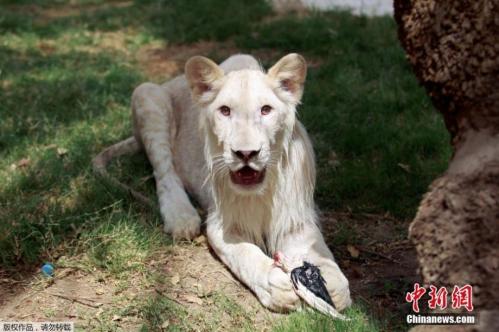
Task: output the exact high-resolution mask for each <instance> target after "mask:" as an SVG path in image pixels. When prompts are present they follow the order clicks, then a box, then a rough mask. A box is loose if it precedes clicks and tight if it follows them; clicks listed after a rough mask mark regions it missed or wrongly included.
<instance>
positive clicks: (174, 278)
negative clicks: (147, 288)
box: [170, 274, 180, 285]
mask: <svg viewBox="0 0 499 332" xmlns="http://www.w3.org/2000/svg"><path fill="white" fill-rule="evenodd" d="M170 281H171V283H172V284H174V285H176V284H178V282H179V281H180V276H179V275H178V274H176V275H174V276H173V277H172V278H171V279H170Z"/></svg>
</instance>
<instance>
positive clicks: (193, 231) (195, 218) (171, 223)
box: [161, 208, 201, 240]
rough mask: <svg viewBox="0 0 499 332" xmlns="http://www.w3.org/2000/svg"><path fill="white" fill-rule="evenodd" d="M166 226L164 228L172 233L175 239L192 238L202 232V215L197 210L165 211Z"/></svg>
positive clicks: (163, 214) (164, 220)
mask: <svg viewBox="0 0 499 332" xmlns="http://www.w3.org/2000/svg"><path fill="white" fill-rule="evenodd" d="M161 212H162V213H161V214H162V216H163V222H164V227H163V230H164V231H165V232H166V233H168V234H171V236H172V237H173V239H174V240H181V239H186V240H192V239H194V238H195V237H196V236H198V235H199V234H200V233H201V228H200V227H201V217H199V215H198V214H197V212H196V210H194V208H193V211H192V213H182V214H174V213H171V211H169V212H170V213H163V211H161Z"/></svg>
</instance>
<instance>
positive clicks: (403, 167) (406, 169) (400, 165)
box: [397, 163, 411, 173]
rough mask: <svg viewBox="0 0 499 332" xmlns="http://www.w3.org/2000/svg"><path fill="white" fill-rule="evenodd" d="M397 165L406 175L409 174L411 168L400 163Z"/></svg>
mask: <svg viewBox="0 0 499 332" xmlns="http://www.w3.org/2000/svg"><path fill="white" fill-rule="evenodd" d="M397 165H398V167H400V168H402V169H403V170H404V171H406V172H407V173H410V172H411V166H409V165H407V164H402V163H398V164H397Z"/></svg>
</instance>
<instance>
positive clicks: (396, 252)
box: [0, 213, 418, 331]
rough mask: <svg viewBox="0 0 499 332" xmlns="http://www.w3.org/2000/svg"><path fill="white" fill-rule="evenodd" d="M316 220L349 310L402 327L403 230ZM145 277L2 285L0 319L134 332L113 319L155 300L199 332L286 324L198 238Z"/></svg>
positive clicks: (410, 263) (135, 314)
mask: <svg viewBox="0 0 499 332" xmlns="http://www.w3.org/2000/svg"><path fill="white" fill-rule="evenodd" d="M322 219H323V220H322V221H323V233H324V235H325V237H326V239H327V242H328V243H329V244H330V247H331V250H332V251H333V253H334V255H335V257H336V260H337V261H338V263H339V265H340V267H341V268H342V270H343V271H344V272H345V274H346V275H347V278H348V279H349V281H350V286H351V291H352V297H353V300H354V302H356V301H361V302H364V303H365V304H367V307H368V309H369V310H370V311H371V313H373V314H374V315H376V316H378V317H381V318H383V319H385V320H386V319H391V320H394V321H399V320H400V322H401V323H403V320H402V318H401V317H402V315H403V311H404V310H405V309H404V308H405V307H406V305H405V301H404V295H405V292H406V291H408V290H409V289H411V288H412V284H413V283H414V282H415V281H417V280H418V274H417V272H416V271H417V262H416V255H415V251H414V248H413V246H412V245H411V244H410V243H409V242H408V241H407V240H406V239H405V230H406V229H407V223H402V222H400V221H397V220H394V219H393V218H391V217H389V216H377V215H361V216H359V215H351V214H348V213H343V214H338V213H336V214H332V213H329V214H325V215H323V217H322ZM338 241H340V242H339V243H338ZM147 269H148V270H149V272H151V273H152V275H156V277H155V279H156V280H161V282H157V283H151V282H144V279H147V278H145V277H144V275H142V274H140V273H138V274H134V275H132V276H130V277H129V278H128V281H127V282H128V285H130V286H128V287H125V288H123V287H122V286H121V287H120V283H119V281H118V280H115V279H113V278H112V277H110V276H109V275H107V274H103V273H101V272H99V271H94V272H92V273H89V272H85V271H83V270H80V269H74V268H62V269H58V270H56V271H57V275H56V278H54V279H52V280H47V279H44V278H40V277H38V278H35V279H33V280H31V281H29V282H19V281H14V280H12V279H9V278H7V277H5V278H0V317H1V318H2V319H9V320H34V321H43V320H52V321H54V320H64V321H68V320H69V321H74V322H75V323H77V324H78V326H84V327H87V328H88V327H91V326H99V325H96V324H102V321H105V320H107V321H109V322H110V323H112V324H114V325H113V326H119V327H121V328H123V329H124V330H126V331H134V330H137V329H138V328H139V327H140V326H141V324H142V322H143V313H142V312H141V311H140V309H138V308H135V309H133V310H130V313H129V314H127V315H124V317H120V316H116V315H115V314H113V312H116V311H118V310H119V309H120V308H124V307H127V306H130V307H132V308H133V307H134V305H133V303H137V301H138V302H141V301H142V302H143V301H145V300H146V299H151V298H154V297H158V296H159V297H166V298H168V299H170V300H172V301H173V302H175V303H176V304H177V305H179V306H180V307H181V308H183V309H184V310H185V312H188V315H189V317H190V319H189V321H190V323H189V324H190V327H192V328H194V329H199V330H203V329H206V328H207V326H217V327H218V328H222V327H223V329H230V330H234V329H239V328H244V327H245V326H247V325H248V324H250V325H251V326H254V327H255V328H256V330H260V331H264V330H269V329H270V328H271V326H272V324H273V323H275V322H276V321H278V320H279V319H282V318H283V317H285V316H284V315H279V314H274V313H271V312H269V311H268V310H266V309H265V308H263V307H262V306H261V305H260V303H259V302H258V300H257V299H256V297H255V296H254V295H253V294H252V293H251V291H250V290H248V289H247V288H246V287H245V286H243V285H242V284H241V283H240V282H239V281H238V280H237V279H235V278H234V276H233V275H232V274H231V273H230V272H229V271H228V270H227V268H226V267H225V266H224V265H223V264H222V263H221V262H220V261H219V260H218V259H217V258H216V257H215V256H214V254H213V253H212V252H211V251H210V249H209V247H208V244H207V241H206V238H205V237H204V236H201V237H199V238H197V239H196V240H195V241H194V242H192V243H181V244H177V245H175V246H173V247H172V248H171V250H169V251H168V252H163V251H161V252H158V253H157V254H155V255H154V256H153V257H151V258H150V261H149V262H148V264H147ZM0 277H1V275H0ZM407 309H409V308H407ZM170 323H171V324H175V321H172V322H170Z"/></svg>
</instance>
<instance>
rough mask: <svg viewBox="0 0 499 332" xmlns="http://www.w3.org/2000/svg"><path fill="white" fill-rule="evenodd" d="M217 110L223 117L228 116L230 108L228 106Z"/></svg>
mask: <svg viewBox="0 0 499 332" xmlns="http://www.w3.org/2000/svg"><path fill="white" fill-rule="evenodd" d="M219 110H220V113H222V115H223V116H230V108H229V106H225V105H224V106H221V107H220V108H219Z"/></svg>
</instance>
